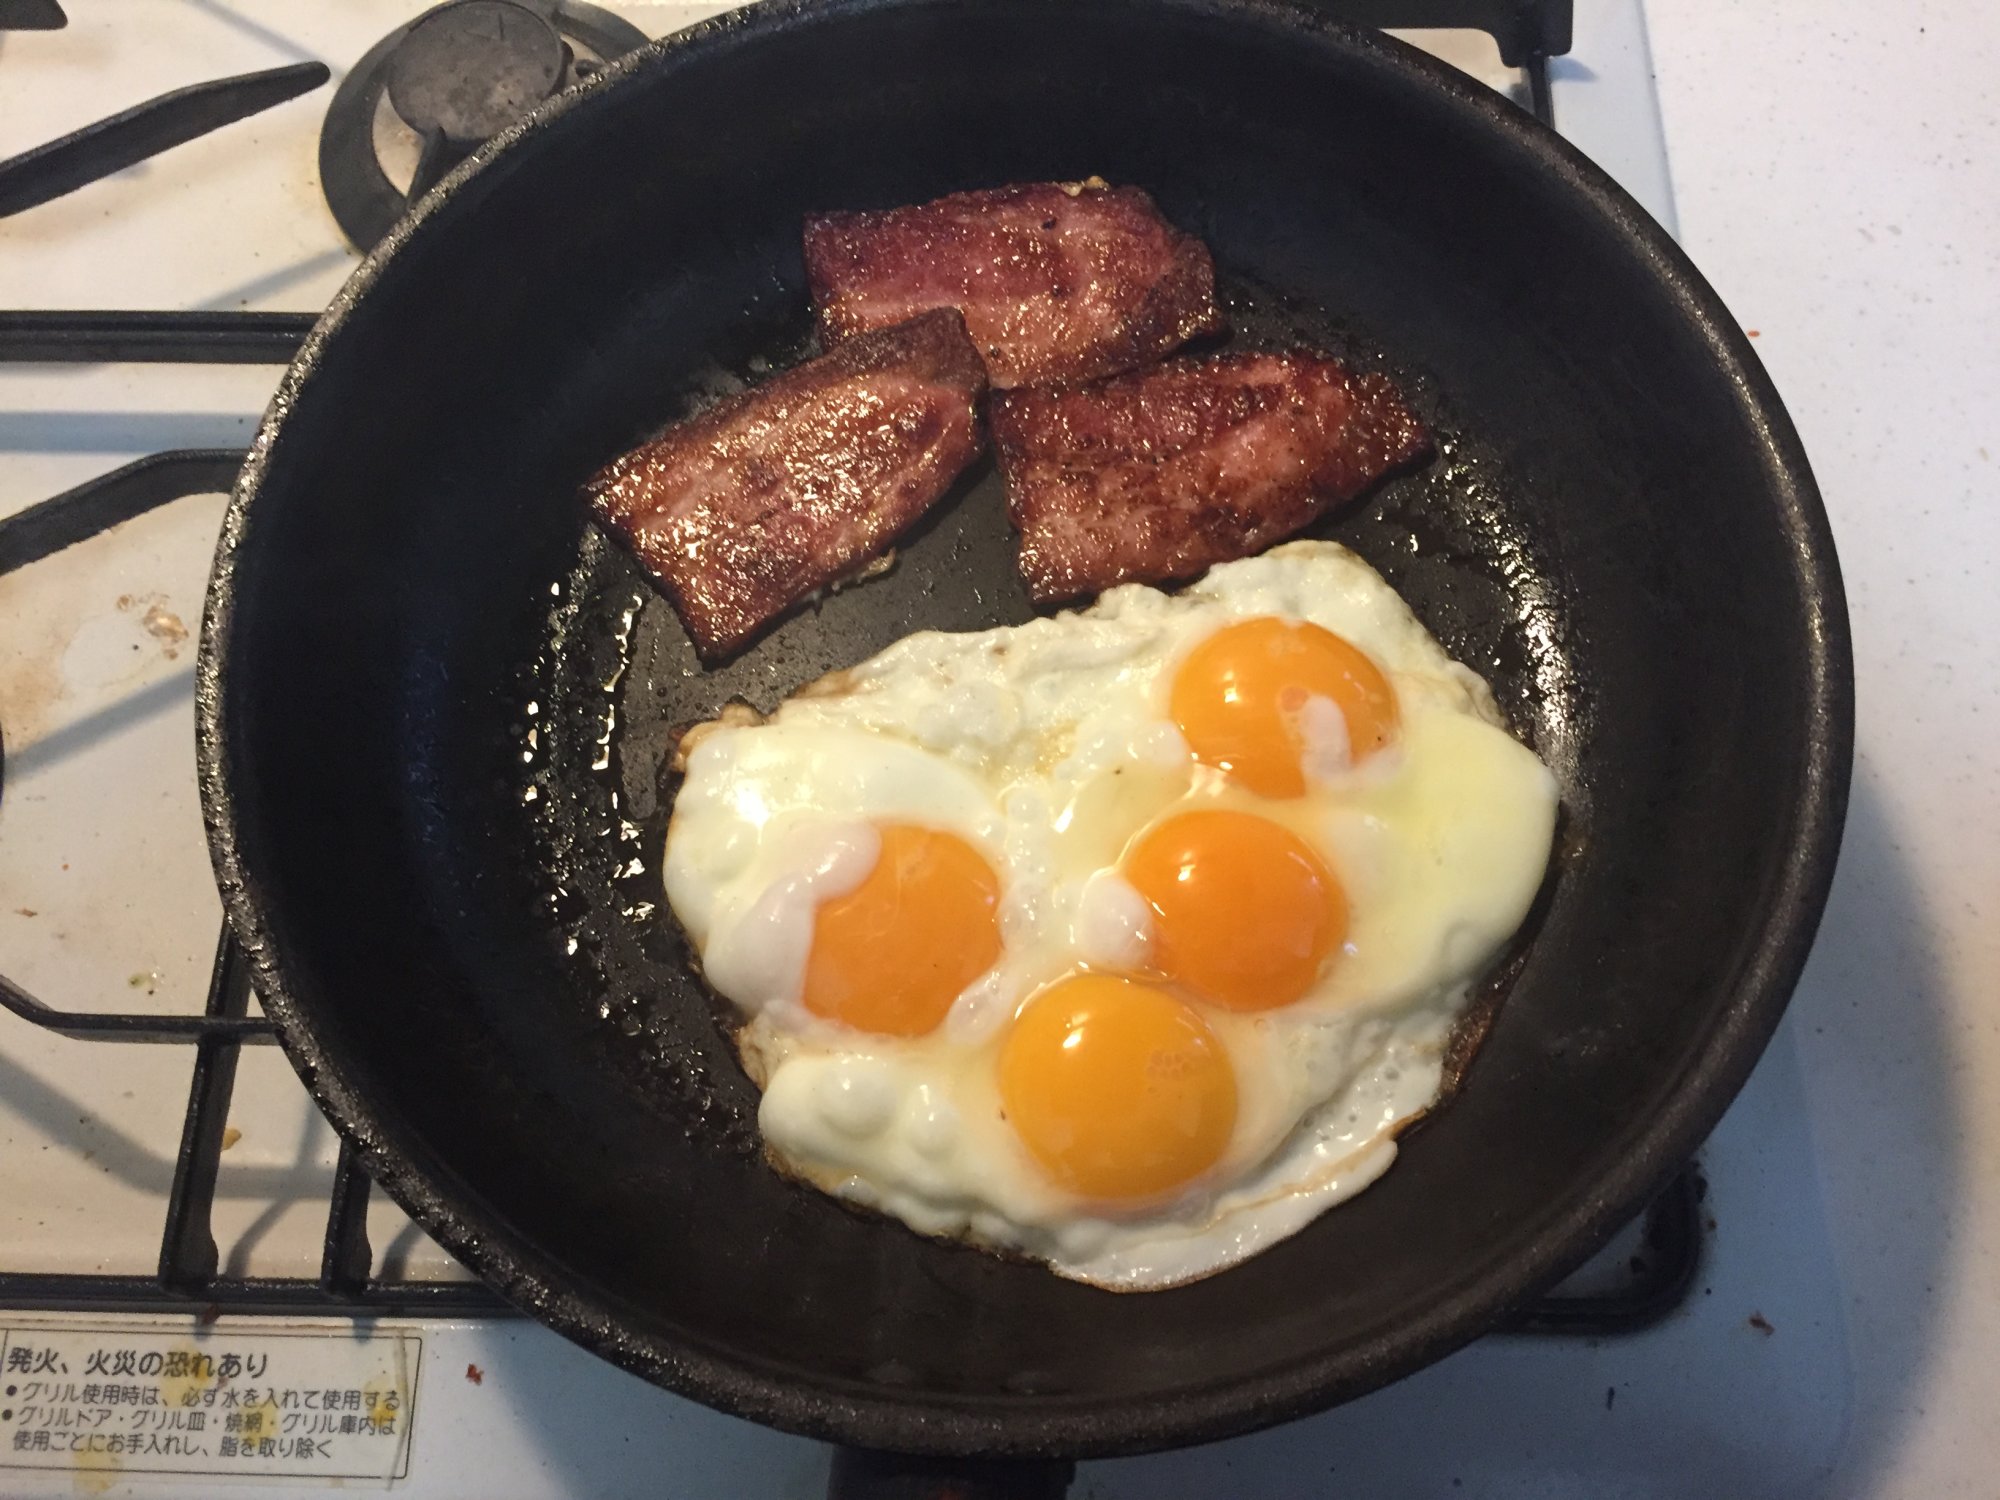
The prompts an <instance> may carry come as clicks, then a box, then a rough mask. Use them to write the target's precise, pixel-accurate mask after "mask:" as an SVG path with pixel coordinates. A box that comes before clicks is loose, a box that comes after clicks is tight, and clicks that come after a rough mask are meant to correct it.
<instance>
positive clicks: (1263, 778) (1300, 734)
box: [1168, 615, 1396, 797]
mask: <svg viewBox="0 0 2000 1500" xmlns="http://www.w3.org/2000/svg"><path fill="white" fill-rule="evenodd" d="M1313 698H1326V699H1329V700H1331V701H1332V702H1333V703H1334V705H1335V706H1337V707H1338V708H1339V709H1340V713H1341V717H1342V718H1343V719H1345V720H1346V721H1347V744H1348V753H1349V755H1350V756H1351V757H1352V759H1353V760H1354V761H1356V762H1359V761H1361V760H1363V759H1365V758H1366V757H1368V756H1370V755H1372V754H1374V753H1375V752H1376V751H1377V750H1379V749H1381V748H1382V747H1383V746H1384V745H1386V744H1388V743H1389V742H1390V740H1392V739H1394V738H1395V735H1396V695H1395V692H1394V691H1393V690H1392V689H1391V688H1390V686H1389V681H1388V679H1387V678H1385V677H1384V676H1383V675H1382V671H1381V669H1380V668H1379V667H1377V666H1376V665H1375V663H1374V662H1372V661H1370V660H1369V659H1368V658H1367V657H1366V656H1364V655H1362V653H1361V652H1360V651H1359V650H1357V649H1356V648H1355V647H1353V646H1351V645H1349V644H1348V643H1347V642H1346V641H1344V640H1342V639H1341V638H1340V637H1339V636H1337V635H1335V634H1334V633H1333V632H1332V631H1330V630H1322V629H1320V627H1319V626H1317V625H1294V624H1291V623H1289V622H1287V621H1285V620H1278V619H1273V618H1271V617H1270V616H1268V615H1265V616H1260V617H1258V618H1256V619H1252V620H1243V621H1240V622H1238V623H1237V624H1234V625H1225V626H1224V627H1223V628H1222V629H1220V630H1218V631H1216V632H1215V634H1214V635H1212V636H1210V637H1209V638H1208V639H1207V640H1205V641H1203V642H1202V643H1201V644H1200V645H1199V646H1197V647H1195V648H1194V650H1193V651H1192V652H1190V653H1189V654H1188V658H1187V660H1186V661H1184V662H1182V663H1181V668H1180V671H1179V672H1177V673H1176V674H1175V675H1174V683H1173V690H1172V694H1171V702H1170V704H1169V706H1168V708H1169V712H1170V713H1171V714H1172V716H1173V721H1174V723H1175V724H1176V725H1178V726H1179V727H1180V731H1181V734H1182V735H1183V736H1184V737H1185V738H1186V740H1187V742H1188V746H1189V748H1191V749H1192V750H1193V751H1194V755H1195V759H1196V760H1199V761H1201V762H1202V763H1203V764H1204V765H1210V766H1216V767H1219V768H1221V769H1222V770H1225V771H1227V772H1228V773H1229V774H1230V775H1231V776H1232V777H1233V778H1235V779H1236V780H1237V781H1238V782H1240V783H1241V784H1242V785H1244V786H1245V787H1247V788H1249V789H1250V790H1251V791H1253V792H1255V793H1257V795H1258V796H1260V797H1302V796H1304V795H1305V790H1306V778H1305V772H1304V770H1303V769H1302V768H1301V764H1300V761H1301V757H1302V755H1303V752H1304V750H1305V726H1304V724H1303V722H1302V716H1303V713H1304V710H1305V707H1306V704H1307V702H1308V701H1309V700H1310V699H1313Z"/></svg>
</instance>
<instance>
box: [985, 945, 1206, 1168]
mask: <svg viewBox="0 0 2000 1500" xmlns="http://www.w3.org/2000/svg"><path fill="white" fill-rule="evenodd" d="M1000 1101H1001V1104H1002V1106H1003V1107H1004V1108H1005V1110H1006V1112H1007V1119H1008V1121H1009V1123H1010V1124H1012V1125H1013V1127H1014V1130H1015V1131H1016V1133H1018V1134H1019V1136H1020V1137H1021V1140H1022V1142H1023V1143H1024V1144H1025V1145H1026V1146H1027V1148H1028V1150H1029V1152H1030V1154H1032V1155H1033V1156H1034V1158H1035V1160H1036V1161H1038V1162H1040V1163H1041V1165H1042V1166H1043V1168H1044V1169H1045V1170H1046V1171H1047V1172H1048V1173H1049V1175H1050V1176H1051V1177H1052V1178H1054V1179H1055V1180H1056V1182H1058V1183H1059V1184H1061V1185H1062V1186H1063V1187H1065V1188H1067V1189H1069V1190H1070V1191H1071V1192H1073V1193H1077V1194H1080V1195H1081V1196H1083V1197H1086V1198H1095V1199H1109V1200H1116V1201H1131V1200H1135V1199H1143V1198H1156V1197H1159V1196H1160V1195H1162V1194H1165V1193H1170V1192H1172V1191H1173V1190H1174V1189H1176V1188H1179V1187H1181V1186H1183V1185H1185V1184H1187V1183H1189V1182H1192V1181H1193V1180H1194V1179H1195V1178H1197V1177H1199V1176H1200V1175H1201V1174H1202V1173H1203V1172H1205V1171H1207V1170H1208V1169H1209V1168H1210V1167H1212V1166H1214V1165H1215V1163H1216V1162H1217V1161H1219V1160H1220V1159H1221V1157H1222V1153H1223V1151H1224V1150H1225V1149H1226V1148H1227V1146H1228V1145H1229V1136H1230V1132H1231V1131H1232V1130H1233V1129H1234V1128H1235V1125H1236V1073H1235V1071H1234V1069H1233V1068H1232V1067H1231V1066H1230V1062H1229V1054H1228V1053H1227V1052H1226V1051H1225V1050H1224V1048H1223V1046H1222V1043H1221V1042H1220V1041H1219V1040H1217V1038H1216V1035H1215V1033H1214V1032H1212V1031H1210V1030H1209V1028H1208V1023H1207V1022H1205V1021H1203V1020H1202V1018H1201V1016H1200V1015H1199V1014H1197V1013H1196V1012H1195V1010H1194V1009H1193V1008H1192V1007H1191V1006H1189V1005H1186V1004H1185V1003H1183V1002H1182V1001H1179V1000H1176V999H1175V998H1174V997H1173V996H1172V995H1169V994H1167V993H1166V992H1165V991H1164V990H1158V989H1154V988H1153V987H1152V986H1151V985H1145V984H1135V983H1134V982H1133V981H1131V980H1129V979H1113V978H1110V977H1108V976H1106V975H1101V974H1079V975H1075V976H1073V977H1071V978H1069V979H1064V980H1060V981H1058V982H1057V983H1056V984H1053V985H1051V986H1050V987H1049V988H1048V989H1046V990H1043V991H1042V992H1041V994H1039V995H1037V996H1035V998H1034V999H1032V1000H1030V1001H1029V1002H1028V1004H1027V1005H1026V1006H1025V1007H1024V1008H1023V1009H1022V1011H1021V1014H1020V1016H1019V1017H1018V1018H1017V1019H1016V1020H1015V1022H1014V1026H1013V1029H1012V1030H1010V1031H1009V1032H1008V1033H1007V1037H1006V1040H1005V1041H1004V1042H1003V1043H1002V1045H1001V1051H1000Z"/></svg>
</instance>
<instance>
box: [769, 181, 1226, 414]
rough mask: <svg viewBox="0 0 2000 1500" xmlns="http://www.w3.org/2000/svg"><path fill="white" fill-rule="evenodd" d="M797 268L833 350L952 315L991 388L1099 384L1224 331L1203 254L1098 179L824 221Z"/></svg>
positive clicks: (808, 235)
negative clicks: (889, 327)
mask: <svg viewBox="0 0 2000 1500" xmlns="http://www.w3.org/2000/svg"><path fill="white" fill-rule="evenodd" d="M805 263H806V280H807V283H808V285H809V286H810V288H811V291H812V299H813V305H814V306H815V307H816V308H817V309H818V310H819V325H820V334H821V337H822V338H824V339H825V340H826V341H827V342H828V343H833V342H836V341H838V340H839V339H842V338H846V337H850V336H852V335H853V334H855V333H858V332H861V331H863V330H866V329H870V328H879V327H881V326H883V325H884V324H888V323H895V322H899V321H901V320H902V319H904V318H907V317H910V316H911V315H912V314H914V313H916V312H918V311H921V310H922V309H924V308H929V307H957V308H958V309H959V310H960V311H962V312H963V313H964V314H965V321H966V325H967V326H968V328H969V329H970V330H971V333H972V338H973V342H974V343H976V344H977V345H978V346H979V349H980V352H981V354H982V355H983V356H984V358H985V360H986V366H987V371H988V374H989V375H990V377H991V379H992V382H993V386H994V389H996V390H1006V389H1010V388H1013V387H1017V386H1029V385H1050V384H1056V383H1061V382H1073V381H1084V380H1095V379H1098V378H1099V377H1101V376H1105V375H1111V374H1115V373H1117V372H1118V371H1121V370H1130V369H1134V368H1136V367H1138V366H1140V365H1144V364H1149V363H1151V362H1152V361H1153V360H1156V359H1159V358H1161V357H1162V356H1163V355H1166V354H1169V353H1171V352H1172V351H1173V350H1175V349H1177V348H1179V347H1180V346H1181V345H1182V344H1184V343H1186V342H1187V341H1188V340H1189V339H1192V338H1196V337H1199V336H1201V335H1203V334H1208V333H1219V332H1221V331H1222V329H1223V328H1224V327H1225V326H1226V325H1225V323H1224V320H1223V316H1222V312H1221V310H1220V309H1219V308H1218V307H1217V306H1216V301H1215V267H1214V264H1213V263H1212V262H1211V261H1210V259H1209V254H1208V247H1207V246H1206V245H1204V244H1203V243H1202V242H1201V241H1200V240H1199V239H1197V238H1196V237H1195V236H1193V235H1190V234H1183V233H1182V232H1181V231H1180V230H1178V229H1176V228H1174V226H1173V225H1172V224H1170V223H1168V222H1167V220H1166V219H1165V218H1164V217H1162V215H1161V213H1160V210H1159V208H1158V206H1157V205H1155V204H1154V202H1153V200H1152V198H1151V197H1150V196H1149V195H1148V194H1146V193H1145V192H1143V191H1141V190H1140V189H1138V188H1130V187H1121V188H1114V187H1111V186H1109V185H1108V184H1106V183H1105V182H1103V181H1102V180H1100V179H1098V178H1092V179H1090V180H1089V181H1087V182H1081V183H1055V182H1034V183H1017V184H1015V185H1013V186H1010V187H1001V188H990V189H984V190H981V191H978V192H967V193H953V194H950V195H949V196H947V197H944V198H939V199H936V200H934V201H933V202H930V203H920V204H914V205H911V206H909V207H905V208H892V209H886V210H881V211H875V212H862V213H829V214H823V215H819V216H817V217H814V218H809V219H807V220H806V226H805Z"/></svg>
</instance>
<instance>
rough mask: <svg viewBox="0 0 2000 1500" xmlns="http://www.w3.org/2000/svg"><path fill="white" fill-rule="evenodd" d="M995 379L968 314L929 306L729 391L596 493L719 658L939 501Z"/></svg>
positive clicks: (701, 644)
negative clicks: (989, 379)
mask: <svg viewBox="0 0 2000 1500" xmlns="http://www.w3.org/2000/svg"><path fill="white" fill-rule="evenodd" d="M985 386H986V372H985V369H984V368H983V367H982V366H981V365H980V362H979V353H978V351H977V350H976V349H974V348H973V347H972V341H971V340H970V339H968V338H967V337H966V334H965V322H964V320H963V319H962V318H960V317H959V315H958V314H957V313H956V312H954V311H952V310H950V309H948V308H947V309H943V310H940V311H937V312H933V313H928V314H926V315H925V316H923V317H921V318H915V319H912V320H911V321H910V322H908V323H904V324H902V325H900V326H899V327H895V328H888V329H884V330H882V331H880V332H878V333H871V334H867V335H864V336H863V337H860V338H856V339H851V340H849V341H848V342H847V343H845V344H842V345H841V346H840V347H839V348H838V349H836V350H834V351H833V352H832V353H831V354H826V355H822V356H821V357H820V358H818V359H815V360H809V361H808V362H807V363H805V364H802V365H800V366H798V367H797V368H795V369H792V370H788V371H786V372H785V373H784V374H782V375H780V376H778V377H777V378H776V379H774V380H771V381H767V382H766V383H765V384H763V385H760V386H758V387H757V388H756V389H755V390H750V391H745V392H743V393H742V394H740V395H736V396H731V397H728V398H727V399H725V400H723V401H720V402H718V403H717V404H716V405H715V406H713V407H710V408H709V409H708V410H707V411H705V412H702V413H701V414H700V415H699V416H696V417H694V418H692V419H690V420H688V421H686V422H683V423H681V424H680V425H679V426H678V427H674V428H671V429H669V430H668V431H667V432H666V433H665V434H664V435H663V436H661V437H659V438H656V439H654V440H653V441H652V442H650V443H647V444H645V445H644V446H643V447H640V448H636V449H634V450H633V451H632V452H630V453H628V454H626V455H625V456H624V457H623V458H620V459H618V460H617V461H615V462H614V463H612V464H610V465H609V466H608V467H607V468H605V469H604V470H603V471H602V472H600V473H599V474H598V475H597V476H596V477H595V478H594V479H592V480H591V481H590V483H589V484H588V485H587V486H586V487H585V491H584V493H585V495H586V497H587V498H588V499H589V501H590V504H591V507H592V509H594V510H595V511H596V513H597V515H598V518H599V519H600V520H602V521H603V522H604V523H605V524H606V525H608V526H610V527H612V528H614V529H615V530H617V531H618V532H619V533H621V534H622V535H623V536H624V537H625V539H626V540H627V541H628V542H630V543H631V544H632V548H633V550H634V551H636V552H637V553H638V554H639V558H640V560H641V561H642V562H644V563H645V564H646V566H647V567H648V568H650V569H651V570H652V571H653V573H654V575H655V576H657V577H658V578H659V580H660V582H661V583H663V584H665V585H666V589H667V593H668V594H669V596H671V598H672V599H673V601H674V608H675V609H676V610H678V611H679V612H680V617H681V622H682V623H683V624H684V625H686V626H687V630H688V634H689V635H691V636H692V637H694V643H695V646H696V648H697V649H698V650H699V651H700V652H701V654H702V655H703V656H704V657H706V658H710V659H713V658H715V657H719V656H722V655H724V654H725V653H727V652H730V651H733V650H734V649H735V648H736V647H738V646H740V645H742V644H743V642H744V641H746V640H748V639H749V638H750V637H751V636H752V635H754V634H756V633H757V631H759V630H761V629H762V628H763V627H764V626H765V625H766V624H767V623H768V622H769V621H771V620H772V619H773V618H775V617H776V616H777V615H779V614H781V613H783V612H784V611H785V610H786V609H787V608H789V607H790V606H791V605H792V604H794V603H796V602H797V601H798V600H800V599H802V598H804V597H805V596H806V595H807V594H810V593H811V592H812V591H813V590H815V589H817V588H820V587H822V586H823V585H825V584H828V583H831V582H834V581H836V580H838V579H840V578H843V577H845V576H847V575H849V574H850V573H852V572H854V571H855V570H856V569H857V568H858V567H859V566H860V565H861V564H862V563H864V562H866V561H867V560H868V559H869V558H871V557H873V556H874V555H875V554H876V553H878V552H880V551H881V550H882V549H883V548H884V547H886V546H887V545H888V543H889V542H891V541H892V540H893V539H894V538H895V537H896V536H897V534H898V533H900V532H901V531H902V530H903V529H904V528H905V527H907V526H908V525H909V524H910V523H911V522H912V521H914V520H916V519H917V517H919V516H921V515H922V514H923V513H924V512H925V511H926V510H928V509H930V507H931V505H932V504H933V503H934V502H935V501H936V500H937V498H938V497H939V496H940V495H942V494H943V493H944V492H945V490H946V489H947V488H948V487H949V486H950V484H951V482H952V480H953V479H954V478H956V477H957V475H958V473H959V471H960V470H962V469H963V468H964V467H965V466H966V465H967V464H969V463H971V462H972V460H973V459H974V458H975V457H976V456H977V455H978V453H979V446H980V433H979V423H978V419H977V417H976V415H975V413H974V402H975V401H976V400H977V398H978V396H979V394H980V392H981V391H983V390H984V389H985Z"/></svg>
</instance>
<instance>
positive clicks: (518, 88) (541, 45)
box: [388, 0, 569, 146]
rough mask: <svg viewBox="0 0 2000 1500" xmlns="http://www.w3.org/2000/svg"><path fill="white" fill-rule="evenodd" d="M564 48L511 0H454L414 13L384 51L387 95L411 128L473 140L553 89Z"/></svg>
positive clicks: (470, 143) (549, 28)
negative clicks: (395, 42)
mask: <svg viewBox="0 0 2000 1500" xmlns="http://www.w3.org/2000/svg"><path fill="white" fill-rule="evenodd" d="M568 62H569V49H568V48H567V47H565V46H564V45H563V39H562V37H561V36H560V35H558V34H557V32H556V29H555V27H553V26H551V25H550V24H549V23H548V22H547V21H545V20H543V19H542V18H541V17H540V16H538V15H536V14H535V13H534V12H533V11H531V10H528V9H526V8H524V7H522V6H519V5H515V4H513V3H512V0H455V3H454V4H451V5H445V6H441V7H439V8H438V9H437V10H434V11H431V12H430V13H429V14H428V15H425V16H423V17H421V18H419V19H418V20H417V22H416V23H415V24H414V25H413V26H411V27H410V34H409V35H408V36H406V37H404V38H403V41H402V44H401V45H400V46H398V47H397V48H396V50H395V51H394V52H392V53H391V54H390V55H389V85H388V86H389V102H390V103H391V104H393V105H394V106H395V107H396V113H397V114H399V115H401V116H402V117H403V118H404V120H406V121H408V122H409V126H410V128H411V129H412V130H414V131H416V132H417V134H419V135H422V136H429V135H431V134H433V133H436V132H442V133H443V134H444V136H445V138H446V139H447V140H450V141H453V142H455V143H456V144H459V145H464V146H474V145H477V144H478V143H479V142H481V141H483V140H487V139H488V138H490V137H492V136H496V135H498V134H499V133H500V132H501V131H502V130H505V129H506V128H507V127H508V126H509V125H511V124H513V123H514V121H516V120H518V119H520V118H521V116H522V115H524V114H526V113H527V112H528V111H529V110H531V109H533V108H534V107H535V106H536V105H537V104H540V103H541V102H542V101H543V100H544V99H546V98H548V97H549V95H551V94H553V93H554V92H555V91H556V88H557V86H558V83H559V82H560V80H561V78H562V75H563V68H564V67H565V66H566V65H567V64H568Z"/></svg>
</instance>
